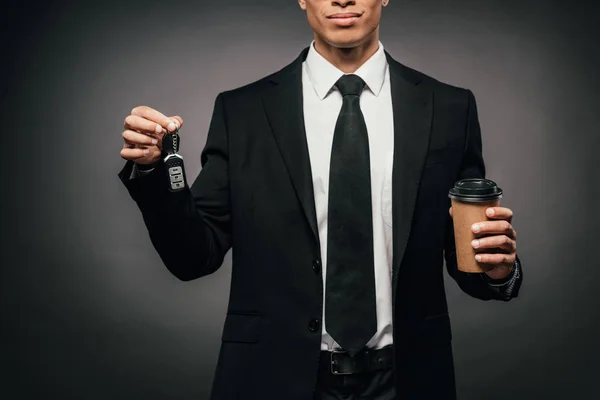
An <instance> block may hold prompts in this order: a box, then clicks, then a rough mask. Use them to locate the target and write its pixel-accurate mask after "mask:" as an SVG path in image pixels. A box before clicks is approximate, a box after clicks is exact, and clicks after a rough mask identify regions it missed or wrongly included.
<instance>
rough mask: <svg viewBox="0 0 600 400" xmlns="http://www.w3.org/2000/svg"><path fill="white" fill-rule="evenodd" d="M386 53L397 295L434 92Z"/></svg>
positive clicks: (430, 118) (394, 271)
mask: <svg viewBox="0 0 600 400" xmlns="http://www.w3.org/2000/svg"><path fill="white" fill-rule="evenodd" d="M386 56H387V58H388V63H389V66H390V79H391V87H392V107H393V110H394V166H393V172H392V201H393V202H392V214H393V223H392V228H393V273H392V289H393V290H392V293H393V297H394V299H395V293H396V282H397V279H398V273H399V269H400V265H401V264H402V259H403V257H404V253H405V250H406V245H407V242H408V238H409V235H410V229H411V224H412V219H413V214H414V210H415V204H416V200H417V194H418V190H419V185H420V181H421V172H422V169H423V165H424V162H425V158H426V155H427V149H428V147H429V136H430V132H431V121H432V115H433V92H432V91H431V90H430V89H428V88H427V87H426V86H425V85H422V86H420V85H419V83H421V78H420V75H418V74H417V73H416V72H415V71H413V70H410V69H409V68H407V67H405V66H403V65H401V64H399V63H398V62H396V61H395V60H393V59H392V58H391V56H390V55H389V54H387V53H386ZM394 303H395V301H394ZM394 303H393V304H394Z"/></svg>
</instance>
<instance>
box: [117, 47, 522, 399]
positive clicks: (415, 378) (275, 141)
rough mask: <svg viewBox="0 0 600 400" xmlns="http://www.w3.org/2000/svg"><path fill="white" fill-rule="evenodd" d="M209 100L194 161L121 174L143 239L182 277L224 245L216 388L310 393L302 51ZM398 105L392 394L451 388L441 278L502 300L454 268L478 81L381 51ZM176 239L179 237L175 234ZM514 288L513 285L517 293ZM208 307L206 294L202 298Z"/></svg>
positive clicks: (313, 308) (315, 270)
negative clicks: (451, 77) (202, 142)
mask: <svg viewBox="0 0 600 400" xmlns="http://www.w3.org/2000/svg"><path fill="white" fill-rule="evenodd" d="M307 51H308V49H305V50H304V51H303V52H302V53H301V55H300V56H299V57H298V58H297V59H296V60H295V61H293V62H292V63H291V64H290V65H288V66H286V67H285V68H283V69H282V70H280V71H278V72H276V73H275V74H273V75H270V76H268V77H266V78H264V79H261V80H259V81H257V82H254V83H252V84H250V85H247V86H244V87H242V88H239V89H236V90H232V91H228V92H223V93H221V94H219V96H218V97H217V99H216V103H215V107H214V113H213V116H212V121H211V124H210V129H209V133H208V138H207V142H206V146H205V148H204V150H203V152H202V155H201V162H202V171H201V172H200V174H199V176H198V177H197V179H196V180H195V182H194V183H193V185H192V186H191V188H190V189H189V190H187V189H186V190H184V191H182V192H179V193H171V192H168V191H167V189H166V181H165V179H166V178H165V170H164V165H162V164H161V163H159V164H158V166H157V168H155V169H154V170H153V171H152V172H151V173H150V174H149V175H147V176H144V177H141V178H136V179H129V177H130V174H131V168H132V163H131V162H128V163H127V164H126V165H125V167H124V169H123V170H122V171H121V172H120V177H121V179H122V181H123V183H124V184H125V186H126V187H127V189H128V190H129V193H130V194H131V197H132V198H133V199H134V200H135V201H136V202H137V204H138V206H139V208H140V210H141V212H142V215H143V218H144V221H145V223H146V225H147V228H148V231H149V234H150V238H151V240H152V243H153V245H154V247H155V248H156V250H157V251H158V254H159V255H160V257H161V259H162V260H163V262H164V264H165V265H166V267H167V268H168V269H169V271H171V273H173V274H174V275H175V276H177V277H178V278H179V279H181V280H185V281H188V280H192V279H196V278H199V277H201V276H204V275H207V274H210V273H212V272H214V271H216V270H217V269H218V268H219V267H220V266H221V264H222V261H223V257H224V255H225V253H226V252H227V251H228V250H229V249H230V248H232V249H233V250H232V251H233V253H232V258H233V267H232V268H233V270H232V282H231V293H230V298H229V306H228V311H227V316H226V320H225V325H224V328H223V333H222V345H221V350H220V354H219V360H218V364H217V369H216V373H215V377H214V383H213V390H212V399H215V400H216V399H219V400H225V399H227V400H232V399H261V400H268V399H274V400H275V399H277V400H280V399H286V400H296V399H297V400H309V399H312V396H313V391H314V389H315V385H316V380H317V365H318V362H319V353H320V344H321V330H320V318H321V312H322V308H323V304H322V298H323V297H322V293H323V282H322V278H321V270H320V249H319V240H318V229H317V220H316V215H315V204H314V195H313V186H312V177H311V168H310V163H309V155H308V148H307V142H306V136H305V131H304V120H303V110H302V85H301V83H302V62H303V60H304V59H305V57H306V54H307ZM386 56H387V59H388V62H389V65H390V74H391V87H392V101H393V110H394V129H395V138H394V143H395V147H394V167H393V178H392V193H393V195H392V197H393V277H392V283H393V314H394V315H393V317H394V320H393V326H394V348H395V360H394V361H395V367H394V368H395V371H396V382H397V387H398V390H397V392H398V399H430V398H436V399H453V398H455V384H454V368H453V361H452V348H451V329H450V319H449V315H448V309H447V303H446V296H445V291H444V281H443V261H444V255H445V259H446V264H447V270H448V272H449V273H450V275H451V276H452V277H453V278H454V279H455V280H456V282H457V283H458V285H459V286H460V287H461V289H462V290H463V291H464V292H466V293H468V294H469V295H471V296H474V297H477V298H479V299H483V300H490V299H498V300H506V298H502V297H501V296H500V295H498V293H497V292H495V291H494V290H492V289H491V288H490V287H489V286H488V285H487V284H486V283H485V282H484V280H483V279H481V277H480V276H479V275H477V274H466V273H462V272H460V271H458V270H457V265H456V264H457V262H456V255H455V248H454V237H453V226H452V220H451V218H450V217H449V215H448V208H449V207H450V200H449V199H448V196H447V194H448V190H449V189H450V188H451V187H452V186H453V184H454V182H455V181H457V180H459V179H461V178H473V177H484V175H485V167H484V162H483V159H482V154H481V135H480V129H479V123H478V118H477V111H476V106H475V100H474V98H473V94H472V93H471V92H470V91H468V90H465V89H460V88H456V87H452V86H449V85H446V84H443V83H440V82H438V81H436V80H434V79H432V78H430V77H427V76H425V75H423V74H421V73H419V72H417V71H415V70H412V69H410V68H408V67H405V66H403V65H401V64H400V63H398V62H396V61H394V60H393V59H392V58H391V57H390V56H389V54H386ZM174 242H175V243H178V245H176V246H174V245H173V243H174ZM519 285H520V282H519V283H518V284H517V287H516V290H514V291H513V294H512V296H513V297H514V296H516V295H517V293H518V286H519ZM207 306H210V305H207Z"/></svg>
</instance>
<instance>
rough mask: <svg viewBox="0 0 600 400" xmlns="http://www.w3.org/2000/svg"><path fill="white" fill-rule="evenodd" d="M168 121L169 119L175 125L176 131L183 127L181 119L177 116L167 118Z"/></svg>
mask: <svg viewBox="0 0 600 400" xmlns="http://www.w3.org/2000/svg"><path fill="white" fill-rule="evenodd" d="M169 119H171V121H173V122H175V125H177V129H181V127H182V126H183V119H182V118H181V117H180V116H179V115H175V116H173V117H169Z"/></svg>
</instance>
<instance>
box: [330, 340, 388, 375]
mask: <svg viewBox="0 0 600 400" xmlns="http://www.w3.org/2000/svg"><path fill="white" fill-rule="evenodd" d="M393 358H394V350H393V346H392V345H389V346H386V347H384V348H381V349H377V350H374V349H367V348H365V349H364V350H362V351H361V352H360V353H358V354H357V355H355V356H354V357H350V355H349V354H348V353H347V352H345V351H341V350H334V351H321V363H320V365H321V366H322V367H324V368H327V369H328V370H329V371H331V373H332V374H334V375H350V374H358V373H361V372H371V371H377V370H381V369H389V368H391V367H392V364H393Z"/></svg>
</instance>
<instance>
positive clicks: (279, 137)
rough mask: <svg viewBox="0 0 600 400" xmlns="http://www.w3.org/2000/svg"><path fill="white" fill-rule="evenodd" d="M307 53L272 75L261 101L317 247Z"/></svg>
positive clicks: (317, 231) (317, 233) (304, 51)
mask: <svg viewBox="0 0 600 400" xmlns="http://www.w3.org/2000/svg"><path fill="white" fill-rule="evenodd" d="M307 53H308V48H306V49H304V50H303V51H302V53H301V54H300V56H299V57H298V58H297V59H296V60H295V61H294V62H292V63H291V64H290V65H288V66H287V67H285V68H284V69H282V70H281V71H279V72H277V73H275V74H274V75H273V76H272V77H271V79H270V81H271V84H272V85H273V86H272V87H270V88H268V89H267V90H266V91H265V92H264V94H263V101H264V106H265V111H266V114H267V118H268V120H269V123H270V125H271V132H272V133H273V136H274V137H275V141H276V142H277V145H278V147H279V151H280V152H281V156H282V158H283V161H284V162H285V165H286V167H287V171H288V173H289V175H290V179H291V181H292V184H293V186H294V189H295V191H296V195H297V197H298V200H299V201H300V204H301V205H302V209H303V210H304V214H305V215H306V219H307V221H308V224H309V225H310V229H311V231H312V233H313V236H314V238H315V242H316V244H317V246H318V247H320V246H319V230H318V226H317V215H316V210H315V196H314V191H313V182H312V172H311V168H310V157H309V153H308V144H307V141H306V132H305V126H304V111H303V96H302V62H303V61H304V60H305V59H306V54H307Z"/></svg>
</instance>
